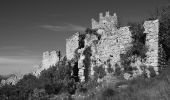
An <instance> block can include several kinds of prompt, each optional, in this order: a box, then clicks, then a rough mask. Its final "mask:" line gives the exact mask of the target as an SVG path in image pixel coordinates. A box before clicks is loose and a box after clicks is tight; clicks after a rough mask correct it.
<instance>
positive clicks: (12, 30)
mask: <svg viewBox="0 0 170 100" xmlns="http://www.w3.org/2000/svg"><path fill="white" fill-rule="evenodd" d="M169 2H170V1H169V0H0V74H3V75H5V74H9V73H16V72H18V73H28V72H30V71H31V70H32V69H33V67H34V66H35V65H38V64H40V62H41V60H42V53H43V52H45V51H52V50H60V51H61V52H62V54H63V55H65V44H66V39H67V38H69V37H70V36H71V35H73V34H74V33H75V32H83V31H84V30H85V29H86V28H87V27H88V28H91V18H95V19H96V20H98V17H99V13H100V12H103V13H105V12H106V11H110V13H111V14H113V13H117V16H118V18H119V20H120V21H121V23H122V24H123V25H125V24H126V23H127V22H135V21H141V20H143V19H145V18H147V17H148V16H149V15H150V14H151V13H152V12H153V11H154V9H155V8H157V7H159V6H162V5H166V4H168V3H169Z"/></svg>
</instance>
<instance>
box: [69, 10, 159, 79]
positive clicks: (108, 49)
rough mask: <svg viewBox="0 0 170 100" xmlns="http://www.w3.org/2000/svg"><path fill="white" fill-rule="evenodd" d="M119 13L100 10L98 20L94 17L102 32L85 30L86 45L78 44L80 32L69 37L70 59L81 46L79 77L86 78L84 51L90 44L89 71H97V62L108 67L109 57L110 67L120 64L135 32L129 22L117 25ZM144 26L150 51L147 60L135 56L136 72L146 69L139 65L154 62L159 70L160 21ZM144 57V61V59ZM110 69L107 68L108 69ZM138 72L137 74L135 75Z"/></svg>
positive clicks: (153, 65) (93, 25) (152, 63)
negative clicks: (90, 32)
mask: <svg viewBox="0 0 170 100" xmlns="http://www.w3.org/2000/svg"><path fill="white" fill-rule="evenodd" d="M117 23H118V21H117V16H116V14H115V13H114V14H113V16H111V15H110V14H109V12H106V15H105V16H103V14H102V13H100V14H99V22H97V21H95V20H94V19H92V29H95V30H96V32H97V34H98V35H100V36H101V38H100V39H99V38H98V37H97V36H96V35H95V34H85V39H84V40H83V41H84V46H83V47H82V48H79V42H80V40H79V39H80V37H79V33H76V34H75V35H73V36H72V37H71V38H69V39H67V41H66V56H67V59H68V60H71V59H72V58H74V56H75V50H78V53H79V55H80V57H79V59H78V68H79V78H80V80H81V81H84V79H85V76H84V70H85V67H84V65H83V60H84V59H85V55H83V52H84V50H85V49H86V48H87V47H91V57H90V61H91V66H90V68H89V69H90V71H89V72H90V73H89V74H90V75H94V70H93V67H94V66H99V65H102V64H103V65H104V66H106V68H107V61H108V60H109V61H110V64H111V67H112V68H113V69H114V70H115V65H117V64H118V66H119V65H120V67H121V64H120V55H121V54H125V53H126V51H127V50H128V49H129V47H132V46H133V45H132V41H133V39H132V34H131V31H130V29H129V26H125V27H120V28H118V27H117ZM143 26H144V28H145V31H144V33H146V42H145V43H146V46H147V47H148V52H147V53H146V56H147V57H146V61H145V60H144V59H141V58H136V60H135V63H132V65H133V66H135V67H136V66H137V68H138V70H137V71H138V72H134V73H135V74H134V76H138V74H140V75H141V74H142V72H143V70H142V69H141V68H140V65H142V66H144V65H145V66H147V67H149V66H152V67H153V68H154V70H155V72H156V74H158V63H159V62H158V59H159V39H158V33H159V21H158V20H154V21H145V23H144V25H143ZM143 61H145V62H144V63H143ZM106 71H107V70H106ZM136 74H137V75H136Z"/></svg>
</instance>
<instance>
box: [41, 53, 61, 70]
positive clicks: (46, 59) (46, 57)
mask: <svg viewBox="0 0 170 100" xmlns="http://www.w3.org/2000/svg"><path fill="white" fill-rule="evenodd" d="M58 61H59V57H58V52H57V51H54V50H53V51H51V52H49V51H46V52H44V53H43V60H42V67H43V68H44V69H48V68H49V67H50V66H55V65H56V64H57V62H58Z"/></svg>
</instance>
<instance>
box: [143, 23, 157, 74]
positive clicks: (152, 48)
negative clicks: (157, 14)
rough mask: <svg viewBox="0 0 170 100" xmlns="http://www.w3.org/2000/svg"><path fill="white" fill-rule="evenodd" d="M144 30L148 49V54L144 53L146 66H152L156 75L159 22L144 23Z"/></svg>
mask: <svg viewBox="0 0 170 100" xmlns="http://www.w3.org/2000/svg"><path fill="white" fill-rule="evenodd" d="M143 26H144V28H145V31H144V33H146V34H147V35H146V46H147V47H148V52H147V53H146V55H147V59H146V65H147V66H152V67H153V68H154V70H155V72H156V74H158V56H159V55H158V52H159V38H158V35H159V21H158V20H154V21H145V22H144V25H143Z"/></svg>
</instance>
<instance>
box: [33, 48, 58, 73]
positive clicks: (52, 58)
mask: <svg viewBox="0 0 170 100" xmlns="http://www.w3.org/2000/svg"><path fill="white" fill-rule="evenodd" d="M59 59H60V58H59V52H58V51H55V50H53V51H51V52H49V51H46V52H44V53H43V59H42V62H41V64H40V65H37V66H34V68H33V71H32V74H33V75H35V76H39V75H40V73H41V71H42V70H44V69H48V68H50V67H51V66H55V65H56V64H57V63H58V61H59Z"/></svg>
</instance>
